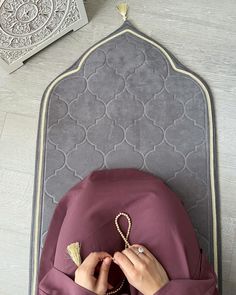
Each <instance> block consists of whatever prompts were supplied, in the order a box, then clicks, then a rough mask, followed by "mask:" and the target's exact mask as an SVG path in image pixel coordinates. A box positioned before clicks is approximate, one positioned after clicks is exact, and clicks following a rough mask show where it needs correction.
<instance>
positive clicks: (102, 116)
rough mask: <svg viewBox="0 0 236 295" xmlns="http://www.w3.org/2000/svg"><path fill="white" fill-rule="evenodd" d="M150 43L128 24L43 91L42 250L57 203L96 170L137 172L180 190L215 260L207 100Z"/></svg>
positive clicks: (197, 85)
mask: <svg viewBox="0 0 236 295" xmlns="http://www.w3.org/2000/svg"><path fill="white" fill-rule="evenodd" d="M145 38H146V39H145ZM147 39H148V40H151V39H150V38H149V37H147V36H146V35H144V34H142V33H141V32H140V31H138V30H137V29H135V28H134V27H133V25H131V24H130V22H129V21H125V22H124V24H123V25H122V26H121V27H120V28H119V29H118V30H116V31H115V32H113V33H112V34H111V35H109V39H108V37H107V38H105V39H103V40H102V41H101V42H99V43H97V44H96V45H94V46H93V47H91V48H90V49H89V50H88V51H87V52H85V53H84V55H83V56H82V57H81V58H80V59H79V60H78V61H77V62H75V63H74V64H73V66H72V67H70V68H69V69H68V70H67V71H65V72H64V73H63V74H62V75H61V76H59V77H58V78H57V79H56V80H55V81H53V82H52V84H51V85H50V86H49V88H48V89H47V90H46V91H45V94H44V97H43V101H42V108H41V117H40V120H41V123H40V124H41V125H39V134H44V137H43V138H44V145H43V148H42V149H43V151H42V150H40V147H38V153H40V151H41V152H43V155H44V159H43V162H42V165H43V170H44V175H43V180H42V183H40V184H38V186H41V188H42V190H41V195H40V198H41V200H40V202H41V203H40V204H42V207H41V212H42V217H41V219H40V221H39V222H40V224H41V232H40V233H39V242H40V247H41V248H42V246H43V243H44V239H45V236H46V234H47V229H48V226H49V223H50V220H51V217H52V214H53V211H54V208H55V206H56V205H57V203H58V202H59V200H60V198H61V197H62V196H63V195H64V193H65V192H66V191H68V190H69V189H70V188H71V187H72V186H73V185H74V184H75V183H76V182H78V181H79V180H82V179H83V178H84V177H85V176H87V175H88V174H89V173H90V172H91V171H93V170H95V169H104V168H124V167H134V168H138V169H141V170H145V171H148V172H151V173H153V174H155V175H157V176H158V177H161V178H162V179H163V180H164V181H165V182H166V183H167V184H168V185H169V187H170V188H171V189H173V190H174V191H175V192H176V193H178V195H179V196H180V197H181V199H182V201H183V203H184V206H185V207H186V209H187V212H188V214H189V215H190V217H191V220H192V222H193V224H194V227H195V229H196V234H197V236H198V239H199V243H200V245H201V247H202V248H203V249H204V251H205V253H206V254H207V255H208V257H209V259H210V261H211V263H213V262H214V257H215V255H216V253H214V245H213V244H214V239H213V222H214V218H215V216H214V214H213V212H214V211H213V209H214V208H213V205H214V204H213V203H214V202H212V200H214V198H215V195H213V193H214V191H213V189H214V171H213V170H214V163H213V162H212V158H211V157H212V153H213V152H214V151H213V142H212V137H213V130H212V117H211V112H210V109H209V108H210V107H211V102H210V100H209V97H207V90H206V88H204V87H205V86H204V84H202V82H200V81H202V80H200V79H199V78H197V77H196V76H194V75H193V74H191V73H190V72H189V71H187V70H186V68H185V67H184V66H182V65H181V64H180V63H179V62H178V61H177V60H176V59H175V58H174V57H173V56H172V55H171V54H170V53H168V52H167V51H166V50H165V49H163V47H161V46H160V45H158V46H157V45H155V44H157V43H155V44H154V41H152V40H151V42H149V41H148V40H147ZM86 54H87V55H86ZM167 54H168V56H169V57H168V56H167ZM173 64H174V65H175V67H176V68H175V67H173ZM78 67H80V68H79V70H77V69H78ZM189 73H190V74H189ZM53 83H54V84H53ZM203 86H204V87H203ZM50 87H51V88H50ZM43 116H45V117H46V118H47V120H46V121H45V122H46V123H45V124H44V125H43V123H42V117H43ZM211 169H212V170H211ZM36 173H37V167H36ZM36 181H37V177H36ZM35 191H37V185H36V189H35ZM214 206H215V205H214Z"/></svg>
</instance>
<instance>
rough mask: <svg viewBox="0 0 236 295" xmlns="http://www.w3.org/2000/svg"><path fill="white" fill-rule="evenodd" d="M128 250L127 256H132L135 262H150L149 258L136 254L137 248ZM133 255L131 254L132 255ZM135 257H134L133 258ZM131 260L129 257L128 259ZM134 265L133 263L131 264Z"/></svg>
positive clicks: (133, 247)
mask: <svg viewBox="0 0 236 295" xmlns="http://www.w3.org/2000/svg"><path fill="white" fill-rule="evenodd" d="M128 249H129V250H130V252H131V253H130V254H129V255H132V256H133V258H134V259H135V260H136V261H137V262H139V263H140V262H146V263H148V262H149V261H150V257H149V256H147V255H145V254H144V253H138V250H137V246H131V247H129V248H128ZM132 253H133V254H132ZM134 255H135V256H134ZM130 259H131V257H130ZM131 261H132V262H133V260H132V259H131ZM133 263H134V262H133Z"/></svg>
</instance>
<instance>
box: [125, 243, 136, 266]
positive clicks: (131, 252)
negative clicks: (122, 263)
mask: <svg viewBox="0 0 236 295" xmlns="http://www.w3.org/2000/svg"><path fill="white" fill-rule="evenodd" d="M131 248H132V247H130V248H127V249H125V250H123V251H122V253H123V254H124V255H126V256H127V257H128V258H129V260H130V261H131V262H132V263H133V265H135V266H136V265H138V264H140V263H141V259H140V258H139V257H138V254H136V251H135V249H134V247H133V249H131Z"/></svg>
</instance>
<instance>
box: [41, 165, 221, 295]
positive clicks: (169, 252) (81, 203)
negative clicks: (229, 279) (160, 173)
mask: <svg viewBox="0 0 236 295" xmlns="http://www.w3.org/2000/svg"><path fill="white" fill-rule="evenodd" d="M120 212H124V213H127V214H128V215H129V216H130V218H131V221H132V227H131V231H130V235H129V237H128V241H129V243H130V244H131V245H132V244H135V243H137V244H141V245H144V246H145V247H147V248H148V249H149V250H150V251H151V252H152V253H153V255H154V256H155V257H156V258H157V260H158V261H159V262H160V263H161V264H162V266H163V267H164V269H165V270H166V272H167V275H168V277H169V279H170V281H169V282H168V283H167V284H166V285H165V286H164V287H162V288H161V289H160V290H159V291H157V292H156V293H155V295H218V294H219V293H218V291H217V288H216V284H217V277H216V274H215V273H214V270H213V267H212V266H211V265H209V263H208V260H207V258H206V256H205V254H204V253H203V252H202V251H201V249H200V247H199V244H198V241H197V239H196V236H195V232H194V229H193V227H192V224H191V221H190V219H189V216H188V214H187V213H186V211H185V209H184V207H183V204H182V202H181V200H180V199H179V198H178V197H177V196H176V194H175V193H174V192H172V191H171V190H170V189H169V188H168V187H167V186H166V185H165V184H164V183H163V181H161V180H160V179H158V178H157V177H156V176H154V175H152V174H151V173H148V172H144V171H141V170H138V169H135V168H117V169H104V170H95V171H93V172H91V173H90V174H89V175H88V176H87V177H86V178H84V179H83V180H82V181H80V182H79V183H78V184H76V185H75V186H73V187H72V188H71V189H70V190H69V192H68V193H66V194H65V196H63V198H62V199H61V200H60V202H59V203H58V205H57V207H56V209H55V211H54V215H53V217H52V220H51V223H50V226H49V230H48V233H47V237H46V240H45V244H44V248H43V250H42V254H41V258H40V268H39V274H38V295H46V294H48V295H92V294H95V293H94V292H91V291H89V290H87V289H86V288H84V287H81V286H79V285H78V284H76V283H75V282H74V273H75V270H76V269H77V266H76V265H75V264H74V262H73V261H72V260H71V259H70V257H69V256H68V254H67V251H66V247H67V245H69V244H71V243H73V242H77V241H78V242H80V243H81V258H82V262H83V260H84V259H85V258H86V257H87V256H88V255H89V254H90V252H94V251H96V252H97V251H106V252H108V253H110V254H111V255H113V254H114V253H115V252H116V251H122V250H124V248H125V243H124V241H123V239H122V238H121V236H120V234H119V233H118V231H117V229H116V226H115V222H114V220H115V217H116V216H117V215H118V214H119V213H120ZM119 225H120V228H121V230H122V232H123V233H124V234H125V235H126V232H127V227H128V222H127V220H126V218H125V217H123V216H121V217H120V218H119ZM141 255H142V254H141ZM123 279H124V274H123V272H122V271H121V269H120V268H119V266H118V265H116V264H115V263H112V264H111V267H110V271H109V279H108V281H109V282H110V283H111V284H112V285H113V286H114V287H116V288H117V287H119V286H120V284H121V282H122V280H123ZM116 294H123V295H127V294H131V295H136V294H137V295H138V294H141V293H140V292H139V291H138V290H137V289H135V288H134V287H133V286H132V285H130V284H129V283H128V281H127V280H126V283H125V284H124V286H123V288H122V290H120V291H119V292H118V293H116Z"/></svg>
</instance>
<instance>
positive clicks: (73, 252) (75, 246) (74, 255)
mask: <svg viewBox="0 0 236 295" xmlns="http://www.w3.org/2000/svg"><path fill="white" fill-rule="evenodd" d="M121 216H124V217H126V219H127V220H128V230H127V233H126V236H124V234H123V233H122V231H121V229H120V226H119V223H118V219H119V218H120V217H121ZM115 225H116V229H117V231H118V233H119V234H120V236H121V237H122V239H123V240H124V242H125V248H128V247H130V246H131V245H130V243H129V242H128V237H129V234H130V230H131V225H132V224H131V219H130V217H129V215H128V214H127V213H124V212H120V213H119V214H118V215H117V216H116V217H115ZM80 247H81V245H80V243H79V242H76V243H72V244H70V245H68V246H67V253H68V254H69V255H70V257H71V259H72V260H73V261H74V263H75V264H76V265H77V266H78V267H79V266H80V264H81V263H82V261H81V256H80ZM125 280H126V278H124V279H123V280H122V282H121V284H120V286H119V287H118V288H117V289H115V290H112V291H109V292H107V293H106V295H111V294H115V293H117V292H118V291H120V290H121V289H122V287H123V286H124V283H125Z"/></svg>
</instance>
